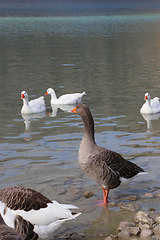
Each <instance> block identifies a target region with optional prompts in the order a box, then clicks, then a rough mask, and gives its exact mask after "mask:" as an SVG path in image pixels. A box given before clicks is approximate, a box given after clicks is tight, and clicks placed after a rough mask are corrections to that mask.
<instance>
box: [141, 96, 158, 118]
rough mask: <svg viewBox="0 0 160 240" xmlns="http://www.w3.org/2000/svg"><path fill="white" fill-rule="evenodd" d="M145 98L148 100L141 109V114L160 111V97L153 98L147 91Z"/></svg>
mask: <svg viewBox="0 0 160 240" xmlns="http://www.w3.org/2000/svg"><path fill="white" fill-rule="evenodd" d="M144 100H145V101H146V102H145V103H144V104H143V106H142V107H141V109H140V113H141V114H154V113H159V112H160V102H159V98H158V97H155V98H153V99H151V96H150V94H149V93H145V95H144Z"/></svg>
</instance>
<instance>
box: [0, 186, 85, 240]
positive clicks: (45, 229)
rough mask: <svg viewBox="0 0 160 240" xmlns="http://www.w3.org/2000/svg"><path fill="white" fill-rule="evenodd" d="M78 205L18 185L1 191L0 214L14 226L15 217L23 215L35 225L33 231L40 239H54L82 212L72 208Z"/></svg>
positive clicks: (9, 224) (8, 223) (7, 222)
mask: <svg viewBox="0 0 160 240" xmlns="http://www.w3.org/2000/svg"><path fill="white" fill-rule="evenodd" d="M77 208H78V207H76V206H74V205H69V204H60V203H58V202H57V201H51V200H50V199H48V198H47V197H45V196H44V195H42V194H41V193H39V192H37V191H35V190H33V189H29V188H21V187H18V186H14V187H9V188H5V189H2V190H1V191H0V214H1V216H2V218H3V220H4V222H5V223H6V224H7V225H8V226H9V227H11V228H14V222H15V218H16V217H17V215H18V216H21V217H22V218H23V219H24V220H26V221H27V222H30V223H31V224H32V225H33V231H34V232H35V233H36V234H38V236H39V239H45V240H47V239H53V237H54V235H55V233H56V231H57V230H58V229H59V228H60V227H61V225H62V224H63V223H64V222H65V221H67V220H72V219H75V218H76V217H78V216H79V215H80V214H81V213H78V212H72V211H71V210H70V209H77Z"/></svg>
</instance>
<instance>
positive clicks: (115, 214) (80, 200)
mask: <svg viewBox="0 0 160 240" xmlns="http://www.w3.org/2000/svg"><path fill="white" fill-rule="evenodd" d="M159 39H160V14H159V13H158V11H156V12H155V11H151V10H150V11H149V10H148V11H147V12H146V11H145V12H140V13H139V12H137V11H136V13H135V12H134V11H133V10H132V13H128V12H126V11H124V10H123V11H122V12H121V13H119V14H117V12H116V13H112V14H100V15H99V14H98V13H97V14H95V15H93V14H91V16H90V15H89V14H88V15H86V16H84V15H83V16H81V15H80V14H79V15H78V16H74V15H73V14H72V16H63V15H62V14H61V16H59V17H58V16H39V17H33V16H29V17H18V16H14V17H11V16H5V17H1V18H0V52H1V54H0V61H1V64H0V102H1V105H0V112H1V117H0V149H1V151H0V164H1V168H0V184H1V188H5V187H8V186H12V185H19V186H24V187H30V188H34V189H36V190H38V191H40V192H41V193H43V194H45V195H46V196H48V197H49V198H51V199H56V200H57V201H59V202H61V203H72V204H75V205H77V206H79V207H80V210H81V211H82V212H83V214H82V215H81V216H80V217H79V218H77V220H76V221H72V223H71V222H68V223H67V224H66V225H64V227H63V228H62V229H61V231H62V232H63V231H64V232H66V231H67V227H68V228H69V229H68V231H74V230H75V231H77V232H79V233H82V232H85V233H86V232H87V233H95V234H100V233H102V235H103V236H104V239H105V236H107V235H108V234H109V233H111V232H112V231H114V230H115V229H116V228H117V227H118V225H119V222H120V221H122V220H128V221H130V220H131V219H132V217H133V214H132V213H126V214H122V213H120V209H119V207H118V206H117V207H112V206H109V214H106V213H105V212H104V210H103V209H99V208H97V207H95V199H98V198H101V197H102V191H101V187H100V186H99V185H98V184H97V183H95V182H93V181H92V180H91V179H89V178H88V177H87V176H85V175H84V174H83V173H82V172H81V170H80V169H79V166H78V161H77V154H78V148H79V144H80V141H81V138H82V133H83V125H82V121H81V119H80V117H79V116H77V115H75V114H73V113H70V112H69V111H68V112H66V111H63V110H62V109H55V112H54V114H53V115H37V116H32V118H31V119H29V118H28V119H24V118H23V116H21V114H20V110H21V107H22V101H21V99H20V93H21V91H22V90H25V91H26V92H27V93H28V94H29V96H30V99H33V98H35V97H38V96H41V95H45V92H46V89H47V88H48V87H52V88H54V89H55V91H56V93H57V96H60V95H63V94H65V93H73V92H83V91H86V93H87V95H86V96H84V97H83V102H84V103H85V104H87V105H88V106H89V107H90V109H91V111H92V114H93V117H94V120H95V128H96V130H95V131H96V142H97V143H98V145H100V146H103V147H106V148H108V149H111V150H114V151H117V152H119V153H120V154H122V155H123V156H124V157H126V158H127V159H131V160H132V161H133V162H135V163H136V164H138V165H139V166H141V167H143V168H144V169H145V170H146V171H147V172H148V175H147V177H145V176H143V177H139V178H137V179H135V180H134V181H133V182H132V183H131V185H130V186H129V189H128V188H118V189H115V190H112V191H111V192H110V199H111V201H115V200H114V198H115V197H117V196H122V195H125V196H127V195H131V194H135V195H137V196H140V195H142V194H143V193H145V192H153V193H155V194H156V193H158V192H159V184H160V181H159V170H160V164H159V156H160V148H159V142H160V132H159V121H160V120H159V116H156V117H155V119H153V120H152V119H149V120H148V127H149V131H147V130H148V128H147V121H146V120H145V119H144V118H143V116H142V115H141V114H140V113H139V110H140V108H141V106H142V104H143V103H144V100H143V98H144V94H145V92H149V93H150V94H151V96H152V97H156V96H158V97H159V87H160V67H159V63H160V54H159V49H160V41H159ZM45 100H46V106H47V107H50V101H49V100H50V98H49V97H48V96H47V97H45ZM25 124H26V125H25ZM26 131H27V132H26ZM87 190H91V191H92V192H93V193H94V196H93V197H92V198H90V199H85V198H84V197H83V193H84V192H85V191H87ZM74 193H76V194H77V195H78V197H75V194H74ZM137 202H139V203H140V205H141V209H143V210H146V211H148V209H149V208H151V207H154V208H155V209H156V212H157V214H158V213H159V212H160V208H159V201H158V199H155V200H154V201H153V199H152V200H147V201H143V200H137ZM96 239H98V237H97V238H96Z"/></svg>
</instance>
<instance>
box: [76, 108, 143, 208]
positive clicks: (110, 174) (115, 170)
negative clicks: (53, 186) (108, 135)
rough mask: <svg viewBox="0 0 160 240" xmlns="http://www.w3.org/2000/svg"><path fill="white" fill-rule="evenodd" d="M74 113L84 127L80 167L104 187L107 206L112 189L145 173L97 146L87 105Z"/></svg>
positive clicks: (120, 157) (79, 157)
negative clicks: (123, 181) (78, 116)
mask: <svg viewBox="0 0 160 240" xmlns="http://www.w3.org/2000/svg"><path fill="white" fill-rule="evenodd" d="M72 112H75V113H78V114H79V115H80V116H81V118H82V121H83V125H84V134H83V138H82V141H81V144H80V147H79V152H78V162H79V166H80V168H81V169H82V171H83V172H84V173H85V174H86V175H88V176H89V177H90V178H91V179H93V180H94V181H96V182H98V183H99V184H100V185H101V186H102V190H103V205H106V203H108V202H109V200H108V194H109V190H110V189H113V188H117V187H118V186H119V185H120V184H121V181H122V180H125V181H128V180H130V179H132V178H133V177H135V176H136V175H138V174H140V173H144V172H145V171H144V170H143V169H142V168H141V167H139V166H137V165H136V164H134V163H132V162H130V161H127V160H126V159H124V158H123V157H122V156H121V155H120V154H118V153H116V152H114V151H111V150H108V149H106V148H103V147H99V146H98V145H97V144H96V142H95V137H94V121H93V117H92V114H91V112H90V110H89V108H88V107H87V106H86V105H85V104H79V105H78V106H77V107H75V108H74V109H72Z"/></svg>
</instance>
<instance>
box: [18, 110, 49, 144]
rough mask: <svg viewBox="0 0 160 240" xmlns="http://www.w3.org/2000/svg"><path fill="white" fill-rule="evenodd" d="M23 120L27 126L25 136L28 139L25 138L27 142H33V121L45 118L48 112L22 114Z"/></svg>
mask: <svg viewBox="0 0 160 240" xmlns="http://www.w3.org/2000/svg"><path fill="white" fill-rule="evenodd" d="M21 116H22V118H23V119H24V124H25V134H26V137H25V138H24V139H25V140H26V141H30V140H32V136H31V135H32V133H31V121H35V119H39V118H43V117H45V116H46V112H41V113H33V114H23V113H21Z"/></svg>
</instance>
